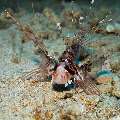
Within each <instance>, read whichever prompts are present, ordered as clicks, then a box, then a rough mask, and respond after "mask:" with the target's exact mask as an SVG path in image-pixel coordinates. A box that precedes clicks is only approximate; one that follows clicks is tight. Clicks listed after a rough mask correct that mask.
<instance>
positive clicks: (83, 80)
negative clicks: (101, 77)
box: [4, 10, 100, 95]
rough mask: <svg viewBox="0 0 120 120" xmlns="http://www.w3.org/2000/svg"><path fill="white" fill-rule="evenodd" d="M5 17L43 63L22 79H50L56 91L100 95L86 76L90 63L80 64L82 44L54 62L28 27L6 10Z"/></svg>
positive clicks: (90, 79) (67, 49) (41, 42)
mask: <svg viewBox="0 0 120 120" xmlns="http://www.w3.org/2000/svg"><path fill="white" fill-rule="evenodd" d="M4 13H5V16H6V17H7V18H10V19H12V20H13V22H14V23H15V24H16V25H17V27H18V28H19V30H20V31H21V32H22V33H23V34H24V35H25V36H26V37H27V38H28V39H29V40H32V41H33V43H34V45H35V46H36V47H37V49H38V51H39V54H40V55H41V57H42V59H43V61H42V64H40V66H39V67H38V69H36V70H33V71H32V72H30V73H29V74H26V75H25V76H23V78H24V79H37V80H40V81H41V82H44V81H46V80H48V77H51V82H52V87H53V89H54V90H56V91H64V90H70V89H72V88H78V87H80V88H82V89H83V90H84V92H85V93H86V94H96V95H100V91H99V90H98V88H97V87H96V85H95V83H94V82H93V80H92V79H93V78H92V77H91V76H90V75H89V74H88V72H89V70H90V66H91V62H90V61H89V60H88V61H87V62H85V63H83V64H79V63H80V59H81V56H80V52H81V50H82V49H83V46H84V42H83V43H82V42H81V41H82V40H80V41H79V42H77V43H74V44H72V45H71V46H69V47H67V48H66V50H65V51H64V52H63V54H62V55H61V56H60V57H59V58H58V60H55V59H54V58H53V57H52V56H49V54H48V51H47V48H46V46H45V45H44V43H43V41H42V40H41V39H39V37H38V36H37V35H36V34H35V33H34V32H33V31H32V30H31V29H30V27H29V26H24V25H22V24H21V23H20V22H19V21H18V20H17V19H16V17H15V16H14V15H13V14H12V12H10V11H9V10H6V11H5V12H4Z"/></svg>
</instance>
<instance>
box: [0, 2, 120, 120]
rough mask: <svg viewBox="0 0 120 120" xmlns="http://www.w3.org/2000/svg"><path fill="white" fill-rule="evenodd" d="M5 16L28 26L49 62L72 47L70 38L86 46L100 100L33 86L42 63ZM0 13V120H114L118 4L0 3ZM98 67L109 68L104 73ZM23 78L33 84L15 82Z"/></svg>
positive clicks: (118, 88) (119, 92)
mask: <svg viewBox="0 0 120 120" xmlns="http://www.w3.org/2000/svg"><path fill="white" fill-rule="evenodd" d="M5 10H10V11H11V13H12V14H13V15H14V16H15V18H16V19H17V20H18V21H20V23H21V24H22V25H28V26H29V27H30V28H31V29H32V31H33V32H34V33H35V34H36V35H37V36H38V37H39V39H41V40H42V41H43V43H44V44H45V46H46V47H47V49H48V53H49V55H50V56H54V58H55V59H58V58H59V56H61V55H62V53H63V52H64V51H65V50H66V48H67V47H69V46H71V45H72V44H73V43H74V42H77V40H78V38H76V37H75V35H76V34H78V33H79V34H80V36H78V37H80V39H83V41H88V44H87V45H85V46H84V47H85V49H86V51H87V53H88V54H89V56H91V61H92V62H93V64H92V67H91V71H90V72H89V73H90V75H92V76H93V77H94V78H95V83H96V86H97V87H98V89H99V90H100V92H101V96H98V95H87V94H86V93H84V91H83V90H82V89H79V90H75V89H72V90H70V91H64V92H56V91H54V90H52V85H51V82H49V81H47V82H40V81H39V80H36V78H34V77H33V76H34V71H35V69H37V68H38V67H39V65H40V63H41V62H42V59H43V58H42V56H40V55H38V54H37V52H38V51H36V48H35V46H34V44H33V42H32V41H30V40H28V39H27V38H26V36H24V35H23V34H22V32H21V31H20V30H19V29H18V28H17V26H16V25H15V23H14V21H12V20H11V19H8V18H6V17H5V15H4V11H5ZM0 13H1V14H0V120H120V1H119V0H91V1H90V0H75V1H72V0H24V1H21V0H0ZM81 30H83V33H82V32H81ZM78 54H79V53H78ZM85 54H86V53H84V51H82V52H81V53H80V55H81V56H83V57H86V56H85ZM89 56H88V57H89ZM85 60H86V59H83V60H80V61H79V62H84V61H85ZM103 64H109V66H108V67H109V68H107V69H109V70H108V71H107V72H106V68H105V70H104V67H103ZM31 71H32V72H31ZM28 73H29V74H31V75H33V76H32V77H33V78H34V79H33V78H32V79H31V80H24V79H21V78H22V77H23V76H24V75H26V74H28ZM41 74H44V73H41ZM91 89H92V88H91Z"/></svg>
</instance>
